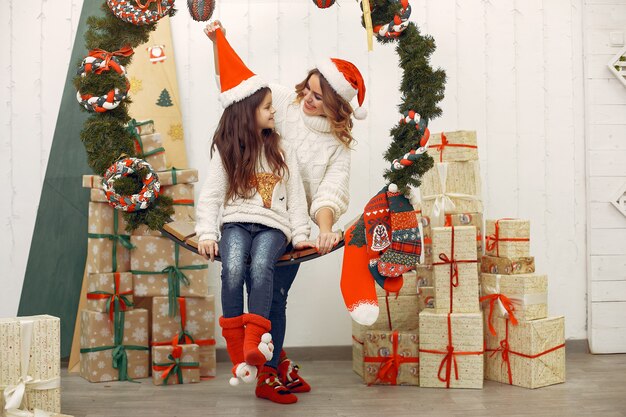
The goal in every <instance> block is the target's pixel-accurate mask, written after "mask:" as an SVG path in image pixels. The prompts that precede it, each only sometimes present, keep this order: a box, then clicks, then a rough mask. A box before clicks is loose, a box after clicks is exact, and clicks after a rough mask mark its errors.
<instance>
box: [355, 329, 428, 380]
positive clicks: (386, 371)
mask: <svg viewBox="0 0 626 417" xmlns="http://www.w3.org/2000/svg"><path fill="white" fill-rule="evenodd" d="M418 349H419V336H418V334H417V332H398V331H393V332H386V331H368V332H367V333H366V334H365V340H364V346H363V356H364V358H363V362H364V363H363V381H364V382H365V383H366V384H368V385H372V384H377V385H378V384H382V385H419V352H418Z"/></svg>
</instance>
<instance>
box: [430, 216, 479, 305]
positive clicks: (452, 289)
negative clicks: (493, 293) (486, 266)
mask: <svg viewBox="0 0 626 417" xmlns="http://www.w3.org/2000/svg"><path fill="white" fill-rule="evenodd" d="M433 257H434V259H435V262H434V263H433V271H434V272H433V287H434V291H435V311H436V312H437V313H478V312H479V311H480V306H479V302H478V292H479V288H478V271H477V269H476V228H475V227H474V226H458V227H454V226H453V227H435V228H433Z"/></svg>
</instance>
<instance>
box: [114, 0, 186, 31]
mask: <svg viewBox="0 0 626 417" xmlns="http://www.w3.org/2000/svg"><path fill="white" fill-rule="evenodd" d="M152 3H154V4H155V5H156V7H154V8H150V6H151V5H152ZM107 5H108V6H109V8H110V9H111V11H112V12H113V14H114V15H115V16H117V17H118V18H120V19H122V20H124V21H126V22H128V23H132V24H133V25H137V26H141V25H150V24H152V23H155V22H157V21H158V20H160V19H161V18H163V17H165V16H166V15H171V13H172V11H173V9H172V8H173V7H174V0H146V1H145V3H143V4H142V3H141V1H140V0H134V1H133V0H107Z"/></svg>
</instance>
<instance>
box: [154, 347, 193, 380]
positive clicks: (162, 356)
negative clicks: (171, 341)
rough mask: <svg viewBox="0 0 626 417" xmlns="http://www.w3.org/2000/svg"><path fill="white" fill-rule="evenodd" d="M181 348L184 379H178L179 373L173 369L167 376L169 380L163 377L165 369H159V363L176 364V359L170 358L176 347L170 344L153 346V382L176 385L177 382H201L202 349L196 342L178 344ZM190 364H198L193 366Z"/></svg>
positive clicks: (181, 365)
mask: <svg viewBox="0 0 626 417" xmlns="http://www.w3.org/2000/svg"><path fill="white" fill-rule="evenodd" d="M178 347H179V348H180V349H181V354H180V358H179V360H180V362H181V364H180V365H179V366H180V367H181V375H182V381H178V375H177V373H176V372H174V369H172V370H171V371H170V373H169V376H167V377H166V378H167V382H166V380H165V378H163V374H164V373H165V372H166V371H165V370H161V369H162V368H161V369H159V365H164V366H170V365H174V361H172V359H170V358H169V355H172V354H173V353H174V349H175V347H174V346H172V345H169V346H154V347H152V382H153V383H154V385H175V384H179V383H182V384H192V383H196V382H200V367H199V362H200V349H199V347H198V345H196V344H195V343H192V344H187V345H178ZM190 364H197V365H195V366H192V365H190Z"/></svg>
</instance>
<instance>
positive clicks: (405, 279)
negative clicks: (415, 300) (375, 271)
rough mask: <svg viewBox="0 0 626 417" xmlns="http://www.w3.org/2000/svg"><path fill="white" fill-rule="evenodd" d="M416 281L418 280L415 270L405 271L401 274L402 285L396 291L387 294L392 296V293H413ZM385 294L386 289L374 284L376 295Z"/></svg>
mask: <svg viewBox="0 0 626 417" xmlns="http://www.w3.org/2000/svg"><path fill="white" fill-rule="evenodd" d="M417 282H418V277H417V273H416V272H415V271H409V272H406V273H404V274H402V287H401V288H400V291H398V292H397V293H389V294H390V295H392V296H393V295H415V294H417ZM385 295H387V291H386V290H385V289H384V288H383V287H381V286H380V285H378V284H376V296H378V297H384V296H385Z"/></svg>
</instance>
